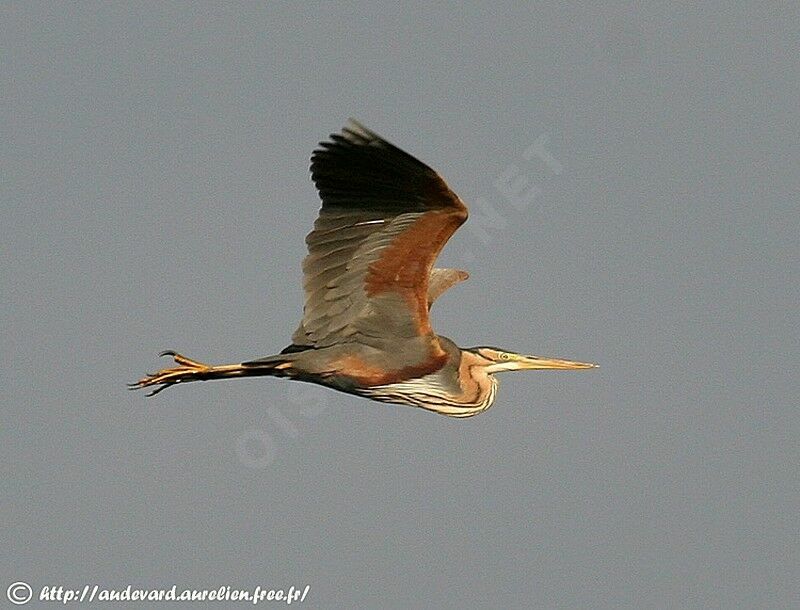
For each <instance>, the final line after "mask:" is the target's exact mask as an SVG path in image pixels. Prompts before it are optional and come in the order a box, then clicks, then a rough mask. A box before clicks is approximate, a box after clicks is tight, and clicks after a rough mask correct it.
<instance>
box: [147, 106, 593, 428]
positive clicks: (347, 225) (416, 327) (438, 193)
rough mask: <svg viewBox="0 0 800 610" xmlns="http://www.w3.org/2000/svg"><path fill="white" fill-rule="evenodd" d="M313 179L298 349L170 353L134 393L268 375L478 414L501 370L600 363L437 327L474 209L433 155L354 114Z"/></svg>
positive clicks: (317, 154) (317, 162) (323, 148)
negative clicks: (201, 357)
mask: <svg viewBox="0 0 800 610" xmlns="http://www.w3.org/2000/svg"><path fill="white" fill-rule="evenodd" d="M311 177H312V179H313V181H314V183H315V184H316V187H317V189H318V190H319V195H320V198H321V199H322V209H321V210H320V213H319V217H318V218H317V220H316V222H315V224H314V229H313V231H312V232H311V233H310V234H309V235H308V237H307V238H306V243H307V245H308V255H307V256H306V258H305V260H304V261H303V274H304V280H303V287H304V289H305V304H304V308H303V319H302V321H301V322H300V326H299V327H298V329H297V330H296V331H295V333H294V335H293V336H292V343H291V345H289V346H288V347H287V348H285V349H284V350H283V351H282V352H281V353H280V354H277V355H274V356H267V357H265V358H259V359H257V360H249V361H247V362H241V363H238V364H223V365H209V364H204V363H202V362H198V361H196V360H192V359H190V358H187V357H185V356H182V355H181V354H178V353H176V352H173V351H166V352H163V353H162V354H161V355H162V356H171V357H172V358H173V359H174V361H175V364H176V365H177V366H174V367H172V368H166V369H162V370H160V371H158V372H157V373H153V374H150V375H147V376H145V377H144V378H142V379H140V380H139V381H137V382H136V383H133V384H131V387H132V388H133V389H136V388H147V387H153V388H154V389H153V390H152V391H151V392H150V394H149V395H150V396H151V395H153V394H156V393H158V392H160V391H161V390H164V389H166V388H168V387H170V386H173V385H175V384H178V383H186V382H189V381H205V380H209V379H229V378H230V379H237V378H243V377H254V376H260V375H269V376H273V377H286V378H289V379H294V380H298V381H307V382H313V383H318V384H322V385H324V386H327V387H330V388H333V389H335V390H339V391H342V392H347V393H350V394H355V395H358V396H363V397H367V398H371V399H373V400H378V401H382V402H388V403H396V404H406V405H413V406H416V407H422V408H423V409H427V410H430V411H435V412H436V413H441V414H443V415H449V416H452V417H469V416H471V415H476V414H478V413H480V412H482V411H485V410H486V409H488V408H489V407H490V406H491V405H492V403H493V402H494V398H495V394H496V391H497V380H496V378H495V373H500V372H503V371H516V370H538V369H588V368H593V367H594V366H595V365H593V364H588V363H584V362H573V361H571V360H560V359H556V358H543V357H540V356H524V355H520V354H515V353H513V352H510V351H508V350H503V349H498V348H495V347H473V348H459V347H458V346H456V344H455V343H453V342H452V341H451V340H450V339H447V338H446V337H442V336H439V335H437V334H436V333H434V331H433V329H432V328H431V324H430V319H429V317H428V312H429V310H430V307H431V305H432V304H433V302H434V301H435V300H436V298H437V297H439V296H440V295H441V294H442V293H443V292H444V291H446V290H447V289H448V288H450V287H451V286H453V285H454V284H456V283H458V282H460V281H462V280H464V279H466V278H467V273H466V272H464V271H460V270H456V269H436V268H434V267H433V263H434V261H435V260H436V257H437V255H438V254H439V251H440V250H441V249H442V247H443V246H444V245H445V243H446V242H447V240H448V239H449V238H450V236H451V235H452V234H453V233H454V232H455V231H456V229H458V227H460V226H461V225H462V224H463V223H464V221H465V220H467V208H466V206H465V205H464V203H463V202H462V201H461V199H460V198H459V197H458V196H457V195H456V194H455V193H454V192H453V191H451V190H450V188H449V187H448V186H447V184H446V183H445V181H444V180H443V179H442V178H441V177H440V176H439V175H438V174H437V173H436V172H435V171H434V170H432V169H431V168H430V167H428V166H427V165H425V164H424V163H422V162H420V161H418V160H417V159H415V158H414V157H412V156H411V155H409V154H408V153H406V152H404V151H402V150H400V149H399V148H397V147H396V146H394V145H392V144H390V143H389V142H387V141H386V140H384V139H383V138H381V137H380V136H379V135H377V134H376V133H374V132H372V131H370V130H369V129H367V128H365V127H363V126H362V125H360V124H358V123H357V122H355V121H352V120H351V121H350V122H349V123H348V125H347V126H346V127H345V128H344V129H343V130H342V132H341V133H340V134H332V135H331V136H330V140H329V141H327V142H322V143H321V144H320V146H319V148H318V149H317V150H315V151H314V153H313V155H312V156H311Z"/></svg>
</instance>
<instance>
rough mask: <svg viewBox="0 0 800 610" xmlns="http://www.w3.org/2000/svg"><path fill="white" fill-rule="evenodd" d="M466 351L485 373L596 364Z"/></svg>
mask: <svg viewBox="0 0 800 610" xmlns="http://www.w3.org/2000/svg"><path fill="white" fill-rule="evenodd" d="M464 351H468V352H470V353H471V354H473V355H474V356H477V357H478V359H479V360H478V363H479V364H482V365H483V367H484V369H483V370H484V371H485V372H486V373H489V374H492V373H502V372H503V371H532V370H543V369H562V370H566V369H593V368H596V367H597V365H596V364H591V363H588V362H575V361H573V360H561V359H558V358H545V357H543V356H523V355H522V354H515V353H514V352H509V351H508V350H503V349H499V348H496V347H470V348H468V349H466V350H464Z"/></svg>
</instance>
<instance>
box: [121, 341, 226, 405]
mask: <svg viewBox="0 0 800 610" xmlns="http://www.w3.org/2000/svg"><path fill="white" fill-rule="evenodd" d="M159 356H172V359H173V360H174V361H175V363H176V364H178V365H179V366H176V367H173V368H168V369H161V370H160V371H158V372H157V373H150V374H148V375H145V376H144V377H142V378H141V379H140V380H139V381H137V382H136V383H129V384H128V388H129V389H131V390H140V389H142V388H147V387H150V386H159V387H157V388H154V389H153V390H151V391H150V393H149V394H147V395H148V396H154V395H156V394H158V393H159V392H161V391H162V390H166V389H167V388H168V387H170V386H172V385H175V384H176V383H184V382H187V381H198V380H200V379H203V376H204V375H203V374H204V373H208V372H209V371H210V370H211V369H212V368H213V367H211V366H210V365H208V364H204V363H202V362H197V361H196V360H192V359H191V358H187V357H186V356H182V355H181V354H179V353H177V352H173V351H172V350H167V351H165V352H161V353H160V354H159Z"/></svg>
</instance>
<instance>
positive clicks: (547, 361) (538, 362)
mask: <svg viewBox="0 0 800 610" xmlns="http://www.w3.org/2000/svg"><path fill="white" fill-rule="evenodd" d="M514 363H515V364H517V365H518V367H517V370H520V371H525V370H543V369H561V370H571V369H594V368H598V366H599V365H597V364H592V363H590V362H575V361H574V360H560V359H558V358H542V357H541V356H519V359H518V360H517V359H515V360H514Z"/></svg>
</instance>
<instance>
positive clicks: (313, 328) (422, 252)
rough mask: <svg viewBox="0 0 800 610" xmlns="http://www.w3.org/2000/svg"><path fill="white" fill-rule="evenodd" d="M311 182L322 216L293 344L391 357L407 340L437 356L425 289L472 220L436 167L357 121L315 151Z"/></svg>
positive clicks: (312, 238) (311, 243)
mask: <svg viewBox="0 0 800 610" xmlns="http://www.w3.org/2000/svg"><path fill="white" fill-rule="evenodd" d="M311 176H312V178H313V180H314V183H315V184H316V186H317V189H318V190H319V194H320V197H321V199H322V209H321V210H320V214H319V217H318V218H317V221H316V223H315V224H314V230H313V231H312V232H311V233H310V234H309V235H308V237H307V238H306V243H307V244H308V256H307V257H306V259H305V260H304V262H303V272H304V282H303V285H304V289H305V306H304V310H303V321H302V322H301V324H300V327H299V328H298V329H297V331H296V332H295V334H294V336H293V337H292V340H293V343H294V344H295V345H297V346H309V347H311V346H313V347H318V348H319V347H327V346H331V345H335V344H339V343H347V342H357V343H360V344H365V345H370V346H373V347H375V348H378V349H380V350H389V349H392V346H395V347H397V345H398V343H401V342H402V341H403V340H408V341H410V342H413V343H414V344H416V345H418V346H419V347H420V348H422V347H423V346H424V348H425V349H424V351H426V352H427V355H428V356H431V355H434V356H437V357H438V356H441V355H442V350H441V347H440V346H439V344H438V341H437V339H436V336H435V335H434V333H433V330H432V329H431V326H430V321H429V319H428V306H429V292H428V289H429V281H430V277H431V270H432V268H433V262H434V260H435V259H436V257H437V255H438V254H439V252H440V251H441V249H442V247H443V246H444V244H445V243H446V242H447V240H448V239H449V238H450V236H451V235H452V234H453V233H454V232H455V230H456V229H457V228H458V227H459V226H460V225H461V224H462V223H463V222H464V221H465V220H466V219H467V209H466V207H465V206H464V204H463V203H462V202H461V200H460V199H459V198H458V196H457V195H456V194H455V193H453V191H451V190H450V188H449V187H448V186H447V184H446V183H445V182H444V180H443V179H442V178H441V177H440V176H439V175H438V174H437V173H436V172H435V171H433V170H432V169H431V168H430V167H428V166H427V165H425V164H424V163H422V162H420V161H418V160H417V159H415V158H414V157H412V156H411V155H409V154H407V153H405V152H403V151H402V150H400V149H399V148H397V147H396V146H393V145H392V144H390V143H389V142H387V141H386V140H384V139H383V138H381V137H380V136H378V135H377V134H375V133H374V132H372V131H370V130H368V129H366V128H365V127H363V126H361V125H359V124H358V123H356V122H355V121H352V120H351V121H350V122H349V124H348V125H347V127H345V128H344V129H343V130H342V133H341V134H333V135H331V139H330V141H329V142H322V143H321V144H320V148H319V149H317V150H316V151H315V152H314V154H313V155H312V157H311ZM440 279H443V280H449V279H452V278H440ZM452 283H454V282H450V283H448V285H447V286H446V287H445V289H446V288H447V287H449V286H450V285H452ZM434 288H436V287H434ZM434 292H436V291H435V290H434ZM438 294H440V292H439V293H437V294H435V295H434V297H433V298H435V297H436V296H438ZM420 340H422V341H420ZM409 356H410V354H409ZM417 356H418V357H420V356H422V354H417Z"/></svg>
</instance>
